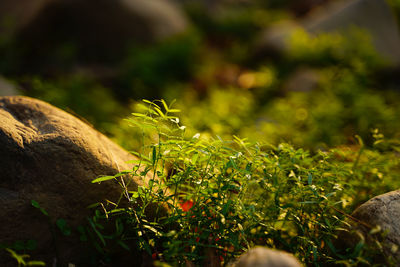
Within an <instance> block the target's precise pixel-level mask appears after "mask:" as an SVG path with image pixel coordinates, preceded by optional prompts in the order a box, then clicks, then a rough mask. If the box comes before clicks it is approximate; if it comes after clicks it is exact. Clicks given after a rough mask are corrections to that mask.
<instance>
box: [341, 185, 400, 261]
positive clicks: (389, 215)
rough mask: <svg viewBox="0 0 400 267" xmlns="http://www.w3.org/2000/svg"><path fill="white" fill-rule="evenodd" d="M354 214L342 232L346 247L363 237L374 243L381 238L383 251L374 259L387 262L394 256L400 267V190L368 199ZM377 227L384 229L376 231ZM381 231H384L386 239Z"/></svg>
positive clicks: (353, 244)
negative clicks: (347, 227)
mask: <svg viewBox="0 0 400 267" xmlns="http://www.w3.org/2000/svg"><path fill="white" fill-rule="evenodd" d="M351 216H352V218H354V219H353V220H349V221H348V222H349V225H350V229H349V230H350V231H349V232H341V233H340V235H339V236H340V239H341V240H340V241H341V242H344V243H345V245H346V246H355V245H356V244H357V243H358V242H359V241H360V240H365V241H366V242H367V243H369V244H371V245H374V240H375V239H378V240H380V241H381V242H382V244H383V253H384V254H383V255H382V254H380V255H378V256H377V257H376V259H375V260H376V261H379V262H386V261H387V260H388V259H389V258H392V259H394V260H395V261H396V262H397V266H400V190H396V191H392V192H389V193H386V194H383V195H379V196H376V197H374V198H372V199H370V200H368V201H367V202H365V203H364V204H362V205H361V206H359V207H358V208H357V209H356V210H354V212H353V213H352V214H351ZM374 229H376V230H377V229H381V231H380V232H377V233H375V234H373V232H376V231H374ZM371 231H372V232H371ZM354 232H358V233H359V234H358V235H357V234H354ZM380 234H383V236H384V237H383V239H381V236H380ZM360 235H361V236H362V238H361V239H360ZM383 256H384V258H383Z"/></svg>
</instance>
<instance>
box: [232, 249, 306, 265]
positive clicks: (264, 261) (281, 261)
mask: <svg viewBox="0 0 400 267" xmlns="http://www.w3.org/2000/svg"><path fill="white" fill-rule="evenodd" d="M301 266H302V265H301V263H300V262H299V261H298V260H297V259H296V258H295V257H294V256H293V255H292V254H289V253H287V252H284V251H279V250H272V249H269V248H264V247H255V248H252V249H250V250H249V251H247V252H246V253H245V254H243V255H242V256H240V257H239V259H238V260H237V261H236V262H235V263H234V264H233V265H232V267H301Z"/></svg>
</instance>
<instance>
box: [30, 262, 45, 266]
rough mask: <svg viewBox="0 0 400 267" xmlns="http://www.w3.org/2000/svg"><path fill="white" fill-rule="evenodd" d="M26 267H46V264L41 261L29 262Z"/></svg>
mask: <svg viewBox="0 0 400 267" xmlns="http://www.w3.org/2000/svg"><path fill="white" fill-rule="evenodd" d="M27 265H28V266H46V263H44V262H43V261H29V262H28V263H27Z"/></svg>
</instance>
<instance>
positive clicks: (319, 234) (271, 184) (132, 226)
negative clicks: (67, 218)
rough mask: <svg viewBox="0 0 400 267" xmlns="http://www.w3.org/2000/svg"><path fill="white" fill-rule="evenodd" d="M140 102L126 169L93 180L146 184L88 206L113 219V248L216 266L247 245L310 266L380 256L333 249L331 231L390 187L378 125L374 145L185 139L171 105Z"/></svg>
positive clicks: (104, 247) (104, 243)
mask: <svg viewBox="0 0 400 267" xmlns="http://www.w3.org/2000/svg"><path fill="white" fill-rule="evenodd" d="M145 103H146V104H147V106H146V105H142V109H143V110H144V111H145V113H134V114H133V117H132V118H130V119H129V120H128V121H129V122H130V123H131V124H133V125H134V126H139V127H141V129H142V131H143V132H142V133H143V138H144V139H143V140H144V142H145V143H144V144H143V147H142V149H141V151H140V152H138V153H137V155H138V156H139V159H138V160H137V161H135V162H134V164H135V166H134V168H133V170H127V171H123V172H121V173H120V174H117V175H115V176H107V177H100V178H98V179H96V180H94V181H93V182H105V181H107V180H114V179H115V180H119V179H120V177H121V176H122V175H127V176H138V177H141V178H142V179H143V181H144V182H145V185H143V186H140V187H139V189H138V191H127V190H128V189H127V188H126V187H125V186H122V187H123V189H124V190H123V192H124V194H123V195H124V196H125V197H126V198H127V200H128V201H129V203H130V204H131V206H129V207H128V208H121V207H119V206H117V205H110V203H111V202H109V204H108V206H104V205H102V209H100V210H99V211H97V213H96V214H97V215H96V216H95V217H96V220H97V223H100V222H103V223H106V222H108V221H110V220H111V219H114V220H116V222H117V223H116V225H117V226H118V225H119V224H121V226H118V227H117V228H118V229H119V231H118V233H119V234H118V235H116V236H113V238H116V239H117V243H118V244H120V246H121V247H123V248H125V249H133V248H131V247H129V245H128V244H135V245H134V246H135V247H134V249H135V250H139V251H144V252H145V253H148V254H149V255H150V256H152V257H153V259H155V260H158V261H161V262H164V263H168V264H171V265H173V266H176V265H184V264H185V263H187V262H192V263H195V264H196V265H202V264H205V262H206V261H213V262H216V263H218V264H223V265H225V264H228V263H230V262H231V261H233V260H234V259H235V258H236V257H237V256H239V255H240V254H241V253H243V252H245V251H246V250H247V249H249V248H250V247H253V246H255V245H262V246H267V247H271V248H276V249H282V250H286V251H289V252H292V253H294V254H295V255H296V256H297V257H298V258H299V259H300V260H301V261H302V262H303V263H305V264H306V265H316V266H325V265H327V264H339V263H341V264H346V265H349V266H356V265H358V264H360V263H371V264H372V263H373V259H374V255H376V254H377V253H378V254H379V253H381V252H380V251H379V250H376V248H375V247H374V248H370V247H369V246H368V245H367V244H365V243H364V242H361V243H359V244H357V245H356V246H355V247H348V248H346V249H345V250H342V251H339V249H338V248H336V247H335V240H336V238H337V230H338V229H342V228H343V227H345V225H346V223H345V221H346V220H348V219H349V218H350V216H349V215H348V214H349V213H351V210H352V209H353V208H354V207H355V205H357V204H359V202H360V201H364V200H366V199H368V198H370V197H371V195H373V194H377V193H380V191H381V192H386V191H387V190H392V189H394V188H396V186H399V184H398V182H396V180H395V178H394V176H392V175H391V172H392V171H393V170H395V169H396V168H397V167H396V166H397V164H398V160H396V159H395V158H393V157H392V153H393V152H392V151H391V150H388V149H386V150H385V149H384V150H382V147H384V145H383V144H384V143H385V141H384V139H383V136H382V135H381V134H379V132H378V131H375V132H374V135H375V139H376V146H377V148H376V149H369V148H366V147H364V145H363V144H362V141H361V139H359V140H360V143H359V144H358V145H355V146H354V147H353V148H352V149H346V148H337V149H334V150H332V151H325V152H323V151H319V152H315V153H310V152H308V151H306V150H303V149H295V148H293V147H292V146H290V145H288V144H280V145H279V146H273V145H268V144H262V143H255V142H254V143H253V142H250V141H248V140H246V139H240V138H238V137H234V139H233V140H231V141H225V140H223V139H222V138H220V137H218V136H216V137H215V138H207V139H204V138H202V136H201V135H200V134H195V135H193V136H188V135H187V131H186V130H187V129H186V127H184V126H182V125H181V124H180V122H179V119H178V117H176V116H175V115H174V113H175V112H178V110H176V109H173V108H171V107H170V106H168V105H167V104H166V103H165V102H164V101H160V102H159V103H160V105H158V102H150V101H145ZM146 137H149V138H148V139H147V138H146ZM378 146H380V147H381V148H380V149H381V150H379V149H378ZM388 158H391V161H386V160H387V159H388ZM383 161H386V163H385V165H384V168H382V163H383ZM149 177H150V178H149ZM383 177H384V178H385V179H383ZM121 185H123V184H121ZM371 185H373V186H371ZM372 191H373V192H372ZM139 203H140V205H137V204H139ZM153 205H160V206H166V207H167V210H168V212H167V213H168V214H167V215H165V213H162V212H161V211H160V210H158V213H157V212H156V215H155V216H154V214H153V216H150V217H149V215H148V213H147V211H148V207H150V206H153ZM122 225H123V227H122ZM122 229H123V230H122ZM96 234H97V236H98V237H99V238H100V241H101V242H99V239H98V238H96V239H97V240H94V241H95V243H96V244H97V245H96V246H97V247H98V249H99V250H100V251H102V252H103V253H104V255H105V256H106V255H107V252H110V251H109V250H108V249H109V248H108V244H109V241H108V240H107V237H106V236H103V234H102V233H101V231H100V230H99V228H97V230H96ZM114 241H115V240H114ZM114 241H113V242H114ZM343 251H344V252H343Z"/></svg>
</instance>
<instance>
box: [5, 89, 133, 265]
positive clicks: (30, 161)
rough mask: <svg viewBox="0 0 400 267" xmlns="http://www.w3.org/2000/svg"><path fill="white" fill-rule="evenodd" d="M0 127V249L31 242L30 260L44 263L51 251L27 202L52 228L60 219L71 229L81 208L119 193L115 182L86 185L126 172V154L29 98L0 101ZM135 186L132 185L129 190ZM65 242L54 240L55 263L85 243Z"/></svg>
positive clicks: (80, 218)
mask: <svg viewBox="0 0 400 267" xmlns="http://www.w3.org/2000/svg"><path fill="white" fill-rule="evenodd" d="M0 122H1V123H0V206H1V209H0V233H1V234H0V243H7V244H10V243H11V242H13V241H16V240H28V239H34V240H37V242H38V250H37V251H36V252H34V254H33V258H34V259H36V260H45V261H46V262H47V263H50V262H52V260H53V258H55V257H56V251H55V247H56V246H55V243H54V242H53V238H52V235H51V231H50V228H49V223H48V219H47V218H46V217H45V216H44V215H43V214H41V213H40V212H39V210H37V209H36V208H33V207H32V205H31V201H32V200H35V201H37V202H38V203H39V204H40V205H41V206H42V207H43V208H44V209H45V210H47V212H48V213H49V215H50V217H51V220H52V221H53V222H54V221H55V220H56V219H59V218H62V219H65V220H66V221H67V222H68V224H69V225H70V226H71V227H72V228H73V229H74V227H76V226H78V225H81V224H83V223H84V222H86V216H87V215H89V214H90V211H89V210H88V209H87V206H88V205H90V204H93V203H96V202H98V201H102V200H104V198H108V199H115V198H117V197H118V196H119V195H120V193H121V188H120V186H119V185H118V184H117V183H116V182H115V183H113V182H110V183H101V184H92V183H91V181H92V180H93V179H94V178H96V177H99V176H101V175H113V174H116V173H117V172H118V171H119V170H126V169H129V168H130V167H131V166H130V165H128V164H127V163H126V161H128V160H132V159H134V156H132V155H131V154H129V153H128V152H126V151H125V150H123V149H122V148H120V147H119V146H117V145H116V144H114V143H113V142H112V141H110V140H109V139H108V138H107V137H105V136H104V135H102V134H101V133H99V132H98V131H96V130H94V129H93V128H91V127H90V126H88V125H87V124H85V123H83V122H82V121H80V120H79V119H77V118H75V117H73V116H71V115H70V114H68V113H66V112H64V111H62V110H60V109H58V108H55V107H53V106H51V105H49V104H47V103H44V102H42V101H39V100H36V99H32V98H28V97H20V96H12V97H0ZM140 183H141V182H140V181H134V182H133V186H132V189H135V187H137V185H138V184H140ZM73 238H74V236H73V235H72V236H71V237H59V239H58V240H57V242H56V243H57V249H58V250H59V257H58V259H57V261H58V262H59V263H60V262H61V263H66V262H74V261H75V260H78V258H79V257H80V256H82V255H85V253H84V251H85V250H84V247H85V246H87V244H84V243H80V242H79V243H78V244H77V243H76V240H74V239H73ZM74 242H75V243H74ZM2 260H4V258H3V257H2V256H0V265H1V266H7V265H6V263H4V262H2ZM49 265H50V264H49Z"/></svg>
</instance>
